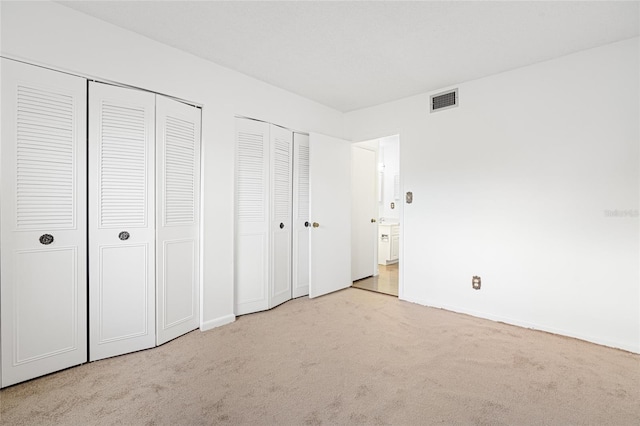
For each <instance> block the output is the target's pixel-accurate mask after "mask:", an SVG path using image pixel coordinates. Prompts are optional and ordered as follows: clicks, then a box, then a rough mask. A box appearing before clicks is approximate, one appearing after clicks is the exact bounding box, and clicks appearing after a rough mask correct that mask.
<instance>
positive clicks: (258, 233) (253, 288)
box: [234, 118, 270, 315]
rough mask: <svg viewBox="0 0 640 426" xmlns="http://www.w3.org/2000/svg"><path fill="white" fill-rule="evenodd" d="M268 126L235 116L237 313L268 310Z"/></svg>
mask: <svg viewBox="0 0 640 426" xmlns="http://www.w3.org/2000/svg"><path fill="white" fill-rule="evenodd" d="M269 154H270V152H269V125H268V124H267V123H262V122H258V121H253V120H247V119H241V118H238V119H236V171H235V172H236V173H235V174H236V182H235V185H236V188H235V192H236V200H235V202H236V206H235V210H236V212H235V217H236V230H235V232H236V238H235V256H234V259H235V261H234V265H235V266H234V267H235V270H234V275H235V300H236V306H235V308H236V310H235V313H236V315H243V314H248V313H251V312H257V311H263V310H265V309H269V293H268V289H269V257H268V254H269V209H268V207H269V204H268V203H269V157H270V155H269Z"/></svg>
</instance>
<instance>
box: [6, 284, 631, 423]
mask: <svg viewBox="0 0 640 426" xmlns="http://www.w3.org/2000/svg"><path fill="white" fill-rule="evenodd" d="M0 402H1V404H0V423H1V424H3V425H30V424H34V425H36V424H37V425H46V424H51V425H102V424H104V425H214V424H229V425H250V424H251V425H323V424H324V425H333V424H337V425H358V424H361V425H429V424H461V425H467V424H468V425H527V424H532V425H533V424H535V425H568V424H580V425H587V424H590V425H591V424H592V425H636V426H637V425H639V424H640V356H639V355H635V354H631V353H628V352H624V351H619V350H615V349H611V348H607V347H603V346H598V345H595V344H590V343H586V342H583V341H580V340H575V339H570V338H566V337H561V336H556V335H552V334H548V333H543V332H537V331H532V330H528V329H524V328H519V327H514V326H509V325H505V324H501V323H496V322H492V321H487V320H481V319H477V318H474V317H470V316H466V315H461V314H456V313H452V312H448V311H444V310H439V309H431V308H426V307H423V306H419V305H415V304H411V303H407V302H403V301H400V300H398V299H397V298H395V297H391V296H386V295H382V294H377V293H372V292H369V291H362V290H358V289H352V288H350V289H346V290H343V291H340V292H337V293H333V294H330V295H328V296H324V297H321V298H318V299H312V300H310V299H308V298H300V299H296V300H292V301H290V302H287V303H285V304H283V305H281V306H279V307H277V308H275V309H273V310H271V311H267V312H262V313H257V314H252V315H245V316H242V317H239V318H238V319H237V321H236V322H234V323H232V324H229V325H226V326H223V327H220V328H217V329H214V330H210V331H207V332H200V331H194V332H191V333H189V334H187V335H185V336H182V337H180V338H178V339H175V340H173V341H171V342H169V343H167V344H165V345H163V346H160V347H158V348H154V349H150V350H146V351H141V352H137V353H133V354H128V355H123V356H119V357H115V358H110V359H106V360H102V361H97V362H94V363H90V364H84V365H81V366H78V367H75V368H70V369H67V370H64V371H61V372H58V373H54V374H51V375H48V376H45V377H41V378H39V379H35V380H31V381H29V382H26V383H22V384H18V385H15V386H12V387H9V388H7V389H4V390H2V391H0Z"/></svg>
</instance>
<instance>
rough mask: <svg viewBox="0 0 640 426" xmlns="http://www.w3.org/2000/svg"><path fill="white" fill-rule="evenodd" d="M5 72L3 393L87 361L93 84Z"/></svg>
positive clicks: (15, 69) (15, 68)
mask: <svg viewBox="0 0 640 426" xmlns="http://www.w3.org/2000/svg"><path fill="white" fill-rule="evenodd" d="M0 66H1V67H2V145H1V151H2V158H1V163H0V168H1V173H0V176H1V180H0V182H1V187H0V189H1V193H0V197H1V203H0V208H1V210H0V216H1V226H0V239H1V246H0V250H1V251H2V256H1V259H2V260H1V266H0V271H1V277H0V283H1V297H0V299H1V307H0V311H1V323H2V326H1V330H0V333H1V334H0V336H1V339H0V343H1V346H2V351H1V353H2V386H3V387H4V386H9V385H12V384H14V383H18V382H21V381H24V380H27V379H31V378H34V377H37V376H41V375H44V374H47V373H51V372H53V371H57V370H61V369H63V368H67V367H71V366H73V365H77V364H81V363H83V362H86V361H87V316H86V315H87V305H86V302H87V293H86V291H87V287H86V286H87V279H86V277H87V265H86V258H87V253H86V250H87V246H86V241H87V234H86V160H85V158H86V142H85V141H86V139H85V135H86V84H87V82H86V80H84V79H82V78H79V77H74V76H70V75H68V74H63V73H58V72H54V71H50V70H46V69H43V68H39V67H34V66H30V65H26V64H22V63H18V62H14V61H10V60H6V59H2V63H1V65H0Z"/></svg>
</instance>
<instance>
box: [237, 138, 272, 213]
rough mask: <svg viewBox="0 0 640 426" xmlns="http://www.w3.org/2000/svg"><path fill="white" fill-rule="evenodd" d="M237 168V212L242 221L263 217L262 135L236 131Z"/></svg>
mask: <svg viewBox="0 0 640 426" xmlns="http://www.w3.org/2000/svg"><path fill="white" fill-rule="evenodd" d="M237 137H238V144H237V147H238V152H237V155H238V160H237V161H238V170H237V175H236V176H237V177H236V194H237V203H238V205H237V214H238V219H239V220H243V221H262V220H264V218H265V204H264V203H265V200H264V191H265V182H264V155H265V152H264V137H265V135H263V134H257V133H248V132H238V136H237Z"/></svg>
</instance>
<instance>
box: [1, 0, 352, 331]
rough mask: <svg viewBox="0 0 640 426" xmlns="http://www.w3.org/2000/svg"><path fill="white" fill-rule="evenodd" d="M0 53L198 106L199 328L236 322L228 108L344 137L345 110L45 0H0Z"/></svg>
mask: <svg viewBox="0 0 640 426" xmlns="http://www.w3.org/2000/svg"><path fill="white" fill-rule="evenodd" d="M0 8H1V9H0V10H1V14H2V17H1V19H2V20H1V38H0V40H1V53H2V55H5V56H9V57H13V58H16V57H17V58H22V59H24V60H26V61H29V62H36V63H39V64H43V65H47V66H51V67H55V68H59V69H64V70H68V71H71V72H75V73H81V74H84V75H90V76H95V77H99V78H102V79H108V80H112V81H116V82H120V83H125V84H129V85H133V86H138V87H142V88H146V89H149V90H152V91H156V92H160V93H164V94H168V95H172V96H176V97H179V98H183V99H188V100H191V101H194V102H198V103H200V104H203V105H204V107H203V111H202V147H203V159H204V160H203V162H204V168H203V176H204V178H203V179H204V180H203V184H204V185H203V190H204V200H203V201H204V203H203V204H204V215H203V226H204V257H203V264H204V282H203V292H204V297H203V301H202V303H203V312H202V319H203V323H202V326H203V328H205V329H206V328H210V327H213V326H216V325H221V324H224V323H226V322H229V321H232V320H233V318H234V317H233V309H234V306H233V303H234V302H233V192H234V186H233V176H234V175H233V162H234V119H233V117H234V115H236V114H238V115H245V116H249V117H255V118H260V119H263V120H266V121H271V122H273V123H277V124H280V125H283V126H287V127H290V128H293V129H295V130H301V131H307V132H311V131H312V132H318V133H324V134H328V135H332V136H336V137H341V136H342V132H343V128H342V123H343V121H342V120H343V116H342V114H341V113H339V112H337V111H334V110H332V109H330V108H327V107H324V106H321V105H319V104H316V103H314V102H311V101H309V100H306V99H304V98H301V97H299V96H297V95H294V94H291V93H289V92H286V91H283V90H281V89H278V88H275V87H273V86H270V85H267V84H265V83H262V82H260V81H257V80H255V79H252V78H249V77H246V76H244V75H242V74H239V73H236V72H233V71H230V70H228V69H226V68H223V67H220V66H218V65H215V64H213V63H211V62H207V61H205V60H202V59H199V58H197V57H195V56H193V55H190V54H187V53H184V52H181V51H179V50H176V49H173V48H171V47H168V46H166V45H162V44H160V43H157V42H154V41H152V40H150V39H147V38H145V37H142V36H140V35H137V34H135V33H132V32H129V31H126V30H122V29H120V28H117V27H115V26H112V25H110V24H107V23H105V22H103V21H100V20H97V19H94V18H91V17H89V16H87V15H84V14H82V13H79V12H76V11H73V10H71V9H68V8H66V7H64V6H61V5H59V4H56V3H50V2H15V3H14V2H5V1H3V2H1V3H0Z"/></svg>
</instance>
